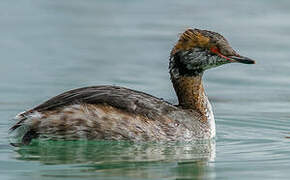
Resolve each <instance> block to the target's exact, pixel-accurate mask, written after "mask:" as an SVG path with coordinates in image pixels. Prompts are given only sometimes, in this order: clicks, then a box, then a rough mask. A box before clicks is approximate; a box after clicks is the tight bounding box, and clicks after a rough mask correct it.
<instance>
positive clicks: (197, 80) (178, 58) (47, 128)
mask: <svg viewBox="0 0 290 180" xmlns="http://www.w3.org/2000/svg"><path fill="white" fill-rule="evenodd" d="M230 62H242V63H247V64H250V63H253V62H254V61H252V60H250V59H249V58H246V57H242V56H240V55H238V54H237V53H236V52H235V51H234V50H233V49H232V48H231V47H230V45H229V44H228V42H227V41H226V39H225V38H224V37H223V36H221V35H220V34H218V33H214V32H211V31H206V30H199V29H189V30H187V31H185V32H184V33H183V34H182V35H181V36H180V39H179V41H178V42H177V44H176V45H175V47H174V48H173V50H172V51H171V57H170V65H169V69H170V75H171V80H172V83H173V86H174V89H175V91H176V94H177V96H178V100H179V105H177V106H175V105H172V104H170V103H168V102H166V101H164V100H162V99H159V98H156V97H154V96H151V95H149V94H146V93H143V92H139V91H135V90H131V89H127V88H123V87H117V86H93V87H85V88H80V89H75V90H71V91H68V92H65V93H62V94H60V95H58V96H55V97H53V98H51V99H50V100H48V101H46V102H44V103H43V104H40V105H38V106H36V107H35V108H33V109H31V110H28V111H26V112H24V113H21V114H19V115H18V116H17V117H16V118H17V119H18V122H17V123H16V124H15V125H14V126H12V127H11V131H14V130H16V129H24V133H23V134H22V142H21V143H22V144H29V143H30V141H31V140H32V139H34V138H47V139H68V140H74V139H93V140H96V139H107V140H131V141H191V140H194V139H210V138H213V137H214V136H215V121H214V117H213V112H212V109H211V105H210V103H209V101H208V98H207V96H206V94H205V92H204V88H203V85H202V75H203V72H204V71H205V70H206V69H209V68H212V67H216V66H219V65H222V64H226V63H230Z"/></svg>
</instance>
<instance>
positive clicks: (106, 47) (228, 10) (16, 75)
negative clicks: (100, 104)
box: [0, 0, 290, 180]
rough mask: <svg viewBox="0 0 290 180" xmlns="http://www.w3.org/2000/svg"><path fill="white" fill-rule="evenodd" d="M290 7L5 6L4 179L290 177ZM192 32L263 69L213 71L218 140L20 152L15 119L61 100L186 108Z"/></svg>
mask: <svg viewBox="0 0 290 180" xmlns="http://www.w3.org/2000/svg"><path fill="white" fill-rule="evenodd" d="M289 8H290V2H289V1H286V0H284V1H282V0H281V1H270V0H266V1H265V0H263V1H262V0H258V1H250V0H245V1H231V2H230V1H225V0H224V1H223V0H221V1H218V2H217V1H216V2H210V1H208V2H202V1H189V0H185V1H173V0H169V1H168V0H166V1H165V0H164V1H153V0H146V1H145V0H141V1H135V0H126V1H117V0H109V1H92V0H88V1H78V0H71V1H57V0H52V1H43V0H40V1H39V0H27V1H16V0H10V1H1V3H0V26H1V28H0V56H1V66H0V81H1V84H0V117H1V120H0V137H1V138H0V178H1V179H20V178H21V179H49V180H50V179H51V180H55V179H118V180H119V179H164V180H165V179H166V180H171V179H289V176H290V173H289V169H290V165H289V164H290V158H289V157H290V139H289V138H287V137H289V136H290V128H289V127H290V121H289V118H290V83H289V76H290V71H289V68H290V60H289V57H290V51H289V49H290V43H289V42H290V36H289V32H290V23H288V21H289V18H290V12H289ZM188 27H194V28H201V29H209V30H213V31H217V32H220V33H221V34H223V35H224V36H225V37H226V38H227V39H228V40H229V41H230V43H231V45H232V46H233V47H234V48H235V49H236V50H237V51H238V52H239V53H240V54H242V55H244V56H249V57H251V58H253V59H256V60H257V64H256V65H251V66H250V65H242V64H231V65H225V66H223V67H219V68H216V69H212V70H210V71H208V72H206V73H205V77H204V80H205V88H206V91H207V94H208V95H209V98H210V99H211V102H212V104H213V107H214V111H215V118H216V124H217V139H216V140H215V141H213V142H193V143H161V144H160V143H129V142H103V141H100V142H86V141H79V142H50V141H49V142H34V143H33V144H32V145H31V146H27V147H21V148H14V147H11V146H10V145H9V140H8V134H7V129H8V127H9V126H10V125H11V124H12V123H13V122H12V121H11V118H12V117H14V116H15V114H17V113H18V112H20V111H24V110H25V109H27V108H29V107H32V106H34V105H36V104H38V103H41V102H43V101H44V100H46V99H48V98H49V97H52V96H54V95H56V94H58V93H61V92H63V91H65V90H69V89H72V88H77V87H83V86H90V85H100V84H109V85H120V86H125V87H129V88H133V89H137V90H140V91H145V92H147V93H150V94H153V95H155V96H158V97H161V98H164V99H166V100H168V101H170V102H172V103H176V102H177V100H176V97H175V94H174V91H173V89H172V86H171V83H170V80H169V75H168V69H167V66H168V57H169V52H170V50H171V48H172V46H173V45H174V43H175V42H176V40H177V37H178V33H181V32H182V31H184V30H185V29H186V28H188Z"/></svg>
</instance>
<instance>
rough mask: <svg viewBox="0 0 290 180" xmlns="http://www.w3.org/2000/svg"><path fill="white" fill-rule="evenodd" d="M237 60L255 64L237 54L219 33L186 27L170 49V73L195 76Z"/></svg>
mask: <svg viewBox="0 0 290 180" xmlns="http://www.w3.org/2000/svg"><path fill="white" fill-rule="evenodd" d="M233 62H239V63H244V64H255V61H254V60H252V59H250V58H247V57H244V56H241V55H239V54H238V53H237V52H236V51H235V50H233V48H232V47H231V46H230V44H229V43H228V41H227V40H226V39H225V38H224V37H223V36H222V35H220V34H219V33H216V32H212V31H207V30H200V29H187V30H186V31H185V32H184V33H183V34H181V36H180V38H179V40H178V42H177V43H176V45H175V46H174V48H173V49H172V51H171V57H170V66H169V68H170V73H171V75H182V76H196V75H198V74H200V73H202V72H204V71H205V70H207V69H210V68H213V67H217V66H220V65H222V64H228V63H233Z"/></svg>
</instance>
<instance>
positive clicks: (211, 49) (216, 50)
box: [210, 46, 220, 54]
mask: <svg viewBox="0 0 290 180" xmlns="http://www.w3.org/2000/svg"><path fill="white" fill-rule="evenodd" d="M210 51H211V52H213V53H215V54H220V51H219V49H218V48H217V47H216V46H214V47H212V48H210Z"/></svg>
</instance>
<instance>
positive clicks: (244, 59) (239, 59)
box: [229, 56, 256, 64]
mask: <svg viewBox="0 0 290 180" xmlns="http://www.w3.org/2000/svg"><path fill="white" fill-rule="evenodd" d="M229 58H230V59H231V60H232V62H238V63H244V64H256V62H255V61H254V60H253V59H250V58H247V57H244V56H229Z"/></svg>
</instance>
